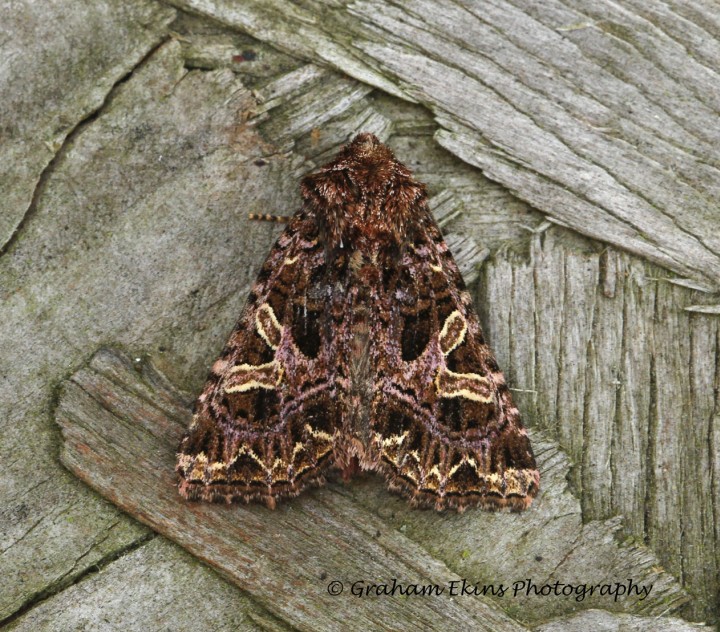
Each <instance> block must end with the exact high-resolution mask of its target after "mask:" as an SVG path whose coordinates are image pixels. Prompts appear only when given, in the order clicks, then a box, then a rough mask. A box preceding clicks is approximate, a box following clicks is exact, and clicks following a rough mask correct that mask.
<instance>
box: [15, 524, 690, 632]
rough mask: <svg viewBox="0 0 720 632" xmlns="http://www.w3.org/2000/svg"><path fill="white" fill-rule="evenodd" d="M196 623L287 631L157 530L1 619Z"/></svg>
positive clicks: (220, 631) (76, 624) (62, 628)
mask: <svg viewBox="0 0 720 632" xmlns="http://www.w3.org/2000/svg"><path fill="white" fill-rule="evenodd" d="M136 604H142V607H138V606H137V605H136ZM198 629H203V630H208V631H212V632H237V631H238V630H243V631H245V630H248V631H252V632H260V631H265V632H267V631H270V632H289V631H290V630H291V629H292V628H290V627H288V626H287V625H284V624H283V623H282V622H281V621H279V620H278V619H276V618H275V617H273V616H272V615H271V614H270V613H268V612H267V611H266V610H265V609H264V608H262V606H260V605H258V604H256V603H253V602H252V600H251V599H250V598H249V597H248V596H247V595H246V594H245V593H243V592H241V591H239V590H238V589H237V588H235V586H233V585H231V584H228V583H226V582H223V581H220V580H219V578H218V576H217V574H216V573H215V572H213V571H212V570H211V569H210V568H208V567H207V566H205V565H203V564H198V563H197V561H196V560H195V559H194V558H192V557H191V556H190V555H189V554H187V553H185V552H183V551H179V550H178V547H176V546H174V545H173V544H171V543H170V542H168V541H167V540H165V539H164V538H161V537H158V536H155V537H152V539H151V540H150V541H148V542H147V543H146V541H145V540H143V543H142V545H140V546H138V547H137V548H134V549H133V550H132V551H130V552H128V553H127V554H126V555H124V556H123V557H121V558H119V559H118V560H117V561H116V562H113V563H112V564H109V565H107V566H106V567H104V568H102V569H101V570H99V572H97V573H93V574H90V575H88V576H87V577H86V578H85V579H84V580H83V581H82V582H80V583H78V584H75V585H73V586H71V587H69V588H67V589H66V590H64V591H62V592H61V593H58V594H56V595H54V596H53V597H51V598H49V599H47V600H45V601H43V602H42V603H40V604H38V605H37V606H36V607H35V608H33V609H32V610H30V611H29V612H27V613H26V614H25V615H23V616H22V617H19V618H18V619H16V620H14V621H13V622H12V623H10V624H9V625H7V626H6V627H3V630H4V631H7V632H10V631H12V632H45V631H48V630H53V631H54V630H57V631H58V632H71V631H76V630H88V631H95V630H98V631H103V632H106V631H108V630H122V631H123V632H155V631H160V630H163V631H164V630H173V631H174V632H185V631H187V632H191V631H193V630H198ZM686 629H690V628H686Z"/></svg>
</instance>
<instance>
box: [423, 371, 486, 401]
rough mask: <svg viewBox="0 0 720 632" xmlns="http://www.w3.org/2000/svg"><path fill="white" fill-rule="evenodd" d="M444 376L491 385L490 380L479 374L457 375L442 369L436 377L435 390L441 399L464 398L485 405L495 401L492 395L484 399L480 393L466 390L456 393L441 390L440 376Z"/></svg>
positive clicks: (462, 389)
mask: <svg viewBox="0 0 720 632" xmlns="http://www.w3.org/2000/svg"><path fill="white" fill-rule="evenodd" d="M442 374H445V375H447V376H448V377H451V378H465V379H468V380H472V381H474V382H480V383H485V384H489V383H490V380H488V379H487V378H486V377H483V376H482V375H478V374H477V373H455V372H454V371H451V370H450V369H440V370H439V371H438V374H437V376H436V377H435V388H436V389H437V392H438V395H440V397H464V398H466V399H471V400H473V401H474V402H481V403H483V404H489V403H490V402H492V401H493V396H492V394H490V395H488V396H487V397H483V396H482V395H479V394H478V393H475V392H473V391H470V390H468V389H466V388H459V389H457V390H454V391H443V390H441V388H440V376H441V375H442Z"/></svg>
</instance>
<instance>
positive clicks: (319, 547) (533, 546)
mask: <svg viewBox="0 0 720 632" xmlns="http://www.w3.org/2000/svg"><path fill="white" fill-rule="evenodd" d="M56 419H57V421H58V423H59V424H60V426H61V428H62V432H63V439H64V444H63V451H62V454H61V459H62V461H63V463H64V464H65V465H66V466H67V467H68V468H69V469H70V470H71V471H72V472H73V473H74V474H76V475H77V476H78V477H80V478H81V479H82V480H84V481H85V482H86V483H88V484H89V485H91V486H92V487H93V488H94V489H95V490H97V491H98V492H99V493H100V494H102V495H103V496H105V497H106V498H108V499H109V500H110V501H111V502H113V503H115V504H117V505H118V506H119V507H121V508H122V509H123V510H124V511H127V512H128V513H130V514H131V515H132V516H134V517H136V518H137V519H139V520H140V521H142V522H144V523H145V524H147V525H149V526H150V527H152V528H153V529H154V530H156V531H158V532H159V533H161V534H163V535H166V536H167V537H169V538H171V539H172V540H174V541H176V542H177V543H179V544H180V545H181V546H183V547H184V548H186V549H187V550H188V551H190V552H191V553H192V554H193V555H195V556H196V557H198V558H199V559H201V560H204V561H205V562H207V563H209V564H211V565H212V566H214V567H215V568H217V569H218V570H220V571H221V573H222V574H223V575H224V576H226V577H227V578H229V579H230V581H232V582H233V583H235V584H236V585H238V586H239V587H241V588H242V589H243V590H245V591H247V592H248V593H249V594H250V595H252V596H253V597H254V598H255V600H256V601H257V602H258V603H260V604H262V605H263V606H264V607H265V608H267V609H268V611H270V612H271V613H273V614H275V615H277V616H278V617H280V618H282V619H284V620H285V621H286V622H288V623H289V624H290V625H292V626H294V627H296V628H298V629H303V630H317V629H322V630H333V629H357V630H365V629H400V628H401V629H418V626H420V627H421V628H422V629H439V628H441V627H447V626H450V627H451V628H453V629H476V630H520V629H523V628H522V626H519V625H518V624H517V623H515V622H514V621H513V619H511V618H510V617H508V616H507V615H506V614H504V613H503V610H502V609H501V607H504V608H506V609H507V610H508V611H509V612H511V613H513V614H514V616H516V617H518V618H519V619H523V620H526V621H527V620H529V621H532V620H547V619H548V618H551V616H556V615H561V614H566V613H568V612H572V611H574V610H576V609H577V608H578V607H582V608H592V607H598V606H599V605H603V606H607V607H608V608H610V609H613V610H616V611H620V612H622V611H631V612H643V613H647V614H655V615H661V614H663V613H665V612H667V611H668V610H672V609H674V608H677V607H678V606H680V605H681V604H682V603H683V602H684V601H685V599H686V597H685V596H684V595H683V594H682V592H681V591H680V590H679V588H678V586H677V584H676V583H675V582H674V580H673V579H672V578H671V577H670V576H669V575H667V574H665V573H664V572H662V571H659V569H658V568H657V560H656V559H655V558H654V556H653V555H652V554H651V553H650V552H649V550H647V549H644V548H643V547H641V546H636V545H629V546H628V545H622V546H621V545H620V543H619V542H618V541H617V540H616V539H615V537H614V532H615V531H616V530H617V528H618V526H619V522H618V521H610V522H607V523H602V522H594V523H590V524H587V525H583V524H582V520H581V513H580V508H579V504H578V502H577V500H576V499H575V498H574V497H573V496H572V495H571V494H570V493H569V492H568V491H567V489H566V484H565V471H566V467H567V461H566V460H565V459H564V458H563V456H562V454H561V453H559V452H558V451H557V449H556V448H555V447H554V446H553V445H552V444H551V443H550V442H548V441H547V440H545V439H543V438H542V437H541V436H535V437H534V441H535V446H536V450H537V452H538V457H539V463H540V469H541V473H542V476H543V485H544V488H543V489H544V491H543V493H542V495H541V496H540V498H538V499H537V501H536V503H535V505H534V506H533V508H532V509H531V510H530V511H528V512H526V513H524V514H520V515H518V514H515V515H511V514H497V515H492V514H486V513H483V512H481V511H468V512H466V513H464V514H462V515H458V514H447V515H439V514H437V513H435V512H431V511H417V510H407V503H406V502H405V501H404V500H401V499H399V500H398V501H397V502H393V501H390V502H388V499H387V498H386V497H385V498H384V499H383V500H381V497H380V496H379V495H378V494H379V493H380V492H379V491H378V492H376V493H372V491H371V490H372V487H370V488H368V484H367V482H366V483H365V485H364V486H363V487H364V489H361V491H360V494H359V495H360V496H361V497H362V500H359V498H354V497H353V496H352V491H350V492H348V491H347V489H351V488H352V486H351V485H350V486H348V488H345V487H341V488H339V489H338V488H336V487H334V488H331V489H327V488H326V489H322V490H312V491H308V492H307V493H305V494H303V495H302V496H301V497H299V498H297V499H294V500H292V501H290V502H287V503H283V504H282V505H281V506H280V507H279V508H278V509H277V510H276V511H274V512H273V511H270V510H268V509H266V508H265V507H263V506H257V505H252V506H247V507H246V506H238V505H235V506H224V505H212V504H205V503H188V502H187V501H184V500H183V499H181V498H180V496H179V494H178V493H177V489H176V478H175V475H174V471H173V470H174V452H175V448H176V446H177V444H178V442H179V439H180V436H181V434H182V432H183V431H184V428H185V427H186V426H187V424H188V423H189V420H190V411H189V408H188V398H187V396H186V395H185V396H184V395H183V394H182V393H179V392H178V391H177V390H176V389H175V388H174V387H173V386H172V385H171V384H170V383H169V382H168V381H167V379H166V378H165V377H164V376H163V375H162V374H160V373H158V372H157V371H156V370H155V369H153V367H152V366H150V365H147V364H142V363H140V364H138V363H134V362H133V361H132V360H130V359H129V358H127V357H126V356H123V355H119V354H116V353H113V352H111V351H107V350H103V351H100V352H99V353H98V354H97V355H96V356H95V357H94V358H93V360H92V361H91V363H90V366H89V367H88V368H84V369H81V370H80V371H78V372H77V373H76V374H75V375H74V376H73V377H72V378H71V379H70V380H69V381H68V382H66V383H65V384H64V385H63V388H62V391H61V394H60V398H59V402H58V408H57V415H56ZM382 493H383V494H384V495H385V496H386V495H387V492H386V491H384V490H382ZM378 500H380V503H379V504H378ZM383 509H384V510H385V512H386V514H385V515H387V516H388V517H390V515H389V514H388V513H387V512H388V510H389V511H390V513H391V514H392V517H391V518H390V519H389V520H384V519H383V517H382V511H383ZM402 514H404V515H402ZM400 515H402V517H400ZM398 519H400V520H402V522H403V523H404V525H405V526H404V527H402V526H401V527H400V528H397V529H396V528H393V526H392V522H393V521H397V520H398ZM531 534H534V535H532V536H531ZM460 547H467V548H466V550H467V553H466V554H464V555H463V554H461V551H460V550H459V549H460ZM428 549H431V550H432V553H433V554H432V555H431V554H430V553H429V552H428ZM445 560H447V561H448V562H449V563H450V564H452V565H457V564H458V560H464V561H463V562H462V569H461V570H462V572H463V575H462V576H460V575H458V574H457V573H456V572H454V570H453V569H451V568H449V567H448V565H447V564H446V563H445ZM458 570H460V569H458ZM629 577H630V578H633V580H634V582H635V583H636V584H637V585H641V586H646V587H648V586H652V588H651V589H650V592H649V594H648V595H647V596H646V597H644V598H642V597H639V596H638V595H637V594H632V595H625V596H619V598H618V597H616V596H614V595H605V596H602V595H591V596H589V597H587V598H586V599H584V600H582V601H580V600H576V599H575V598H574V597H571V598H568V597H567V596H565V597H559V598H555V599H548V598H543V597H533V596H532V594H531V596H523V595H524V593H521V594H520V595H518V596H516V597H514V598H512V599H511V598H509V597H505V601H503V598H501V597H498V598H497V599H495V600H490V599H488V598H485V597H474V596H457V597H455V598H450V597H449V595H448V594H443V595H432V596H429V595H426V596H424V597H420V598H388V597H385V598H383V597H376V598H367V597H366V598H358V597H357V596H356V595H354V594H352V589H351V587H352V585H353V583H354V582H358V581H363V582H365V583H366V584H369V583H387V584H392V579H393V578H396V579H397V581H398V582H400V583H403V584H405V585H408V584H419V585H428V584H429V585H440V586H446V587H447V586H448V585H449V582H451V581H461V579H462V578H466V579H467V580H468V582H469V583H472V584H475V583H478V582H483V583H495V584H496V585H497V584H499V583H504V585H506V586H509V585H510V584H512V583H514V581H516V580H518V579H525V578H534V581H535V583H536V584H537V585H540V586H542V585H544V584H545V583H550V584H552V583H553V582H554V581H560V582H562V583H571V584H580V583H582V584H589V585H594V584H598V583H602V584H614V583H616V582H619V583H621V584H625V583H626V582H627V578H629ZM333 581H341V582H342V583H343V584H344V586H345V590H344V591H343V593H342V595H339V596H332V595H330V594H329V593H328V588H327V587H328V585H329V584H330V582H333ZM513 602H514V603H513ZM531 604H532V608H531V607H530V605H531ZM350 613H351V614H352V616H351V617H348V614H350Z"/></svg>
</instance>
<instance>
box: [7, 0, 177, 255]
mask: <svg viewBox="0 0 720 632" xmlns="http://www.w3.org/2000/svg"><path fill="white" fill-rule="evenodd" d="M174 15H175V11H174V10H172V9H170V8H169V7H164V6H163V5H160V4H158V3H156V2H148V1H145V0H132V1H130V2H122V3H117V2H88V1H86V0H83V1H81V2H72V3H61V4H56V3H36V2H2V3H0V59H2V60H3V61H2V65H1V66H0V155H2V157H3V158H2V160H1V161H0V200H2V212H1V213H0V252H1V251H2V250H3V249H4V248H5V247H6V245H7V244H8V241H9V240H10V239H11V238H12V236H13V235H14V234H15V232H16V230H17V227H18V226H19V225H20V223H21V222H22V221H23V218H24V217H25V216H26V214H28V213H31V212H32V208H33V204H34V202H33V200H34V198H35V197H36V195H37V191H36V189H37V188H38V187H39V186H40V185H41V182H42V174H43V173H44V172H45V171H46V169H47V168H48V166H49V165H50V164H51V163H52V161H53V160H54V159H55V157H56V156H57V155H58V151H59V150H60V148H61V147H62V146H63V144H64V143H65V142H66V140H67V138H68V135H70V134H71V133H72V131H73V130H74V129H75V128H76V127H77V125H78V124H79V123H80V122H82V121H83V120H85V119H86V118H88V117H89V116H91V115H92V113H93V112H96V111H97V110H99V109H100V108H101V107H102V105H103V103H104V101H105V99H106V97H107V95H108V93H109V92H110V90H111V88H112V87H113V86H114V85H115V84H116V83H117V82H118V81H120V80H121V79H122V78H123V77H124V76H125V75H127V74H128V73H129V72H131V71H132V69H133V67H134V66H135V65H136V64H137V63H138V62H140V60H141V59H142V58H143V57H144V56H145V55H146V54H147V53H148V52H149V51H150V50H151V49H152V48H153V47H154V46H156V45H157V44H158V43H159V42H160V41H161V39H162V38H163V37H164V36H165V32H166V29H167V25H168V24H169V23H170V22H171V21H172V19H173V17H174ZM68 34H71V35H72V36H71V37H68ZM79 58H81V59H82V72H78V67H77V65H76V64H77V61H78V59H79Z"/></svg>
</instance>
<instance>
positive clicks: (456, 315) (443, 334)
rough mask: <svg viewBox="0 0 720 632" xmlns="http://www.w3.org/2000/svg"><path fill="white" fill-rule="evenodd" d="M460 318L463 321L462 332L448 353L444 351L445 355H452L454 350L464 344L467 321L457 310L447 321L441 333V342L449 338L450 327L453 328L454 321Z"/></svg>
mask: <svg viewBox="0 0 720 632" xmlns="http://www.w3.org/2000/svg"><path fill="white" fill-rule="evenodd" d="M458 318H459V319H460V320H461V321H462V324H463V327H462V330H461V331H460V333H459V334H458V335H457V337H456V338H455V340H454V341H453V344H452V346H451V347H450V348H449V349H448V350H447V351H443V355H446V356H447V355H450V353H451V352H452V350H453V349H456V348H457V347H458V346H459V345H460V344H461V343H462V341H463V340H465V334H466V333H467V321H466V320H465V319H464V318H463V315H462V314H461V313H460V312H459V311H458V310H455V311H454V312H453V313H452V314H450V316H448V317H447V318H446V319H445V323H444V324H443V328H442V330H441V331H440V337H439V340H444V339H445V338H447V335H448V333H450V327H451V326H452V323H453V321H454V320H457V319H458ZM441 346H442V343H441Z"/></svg>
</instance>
